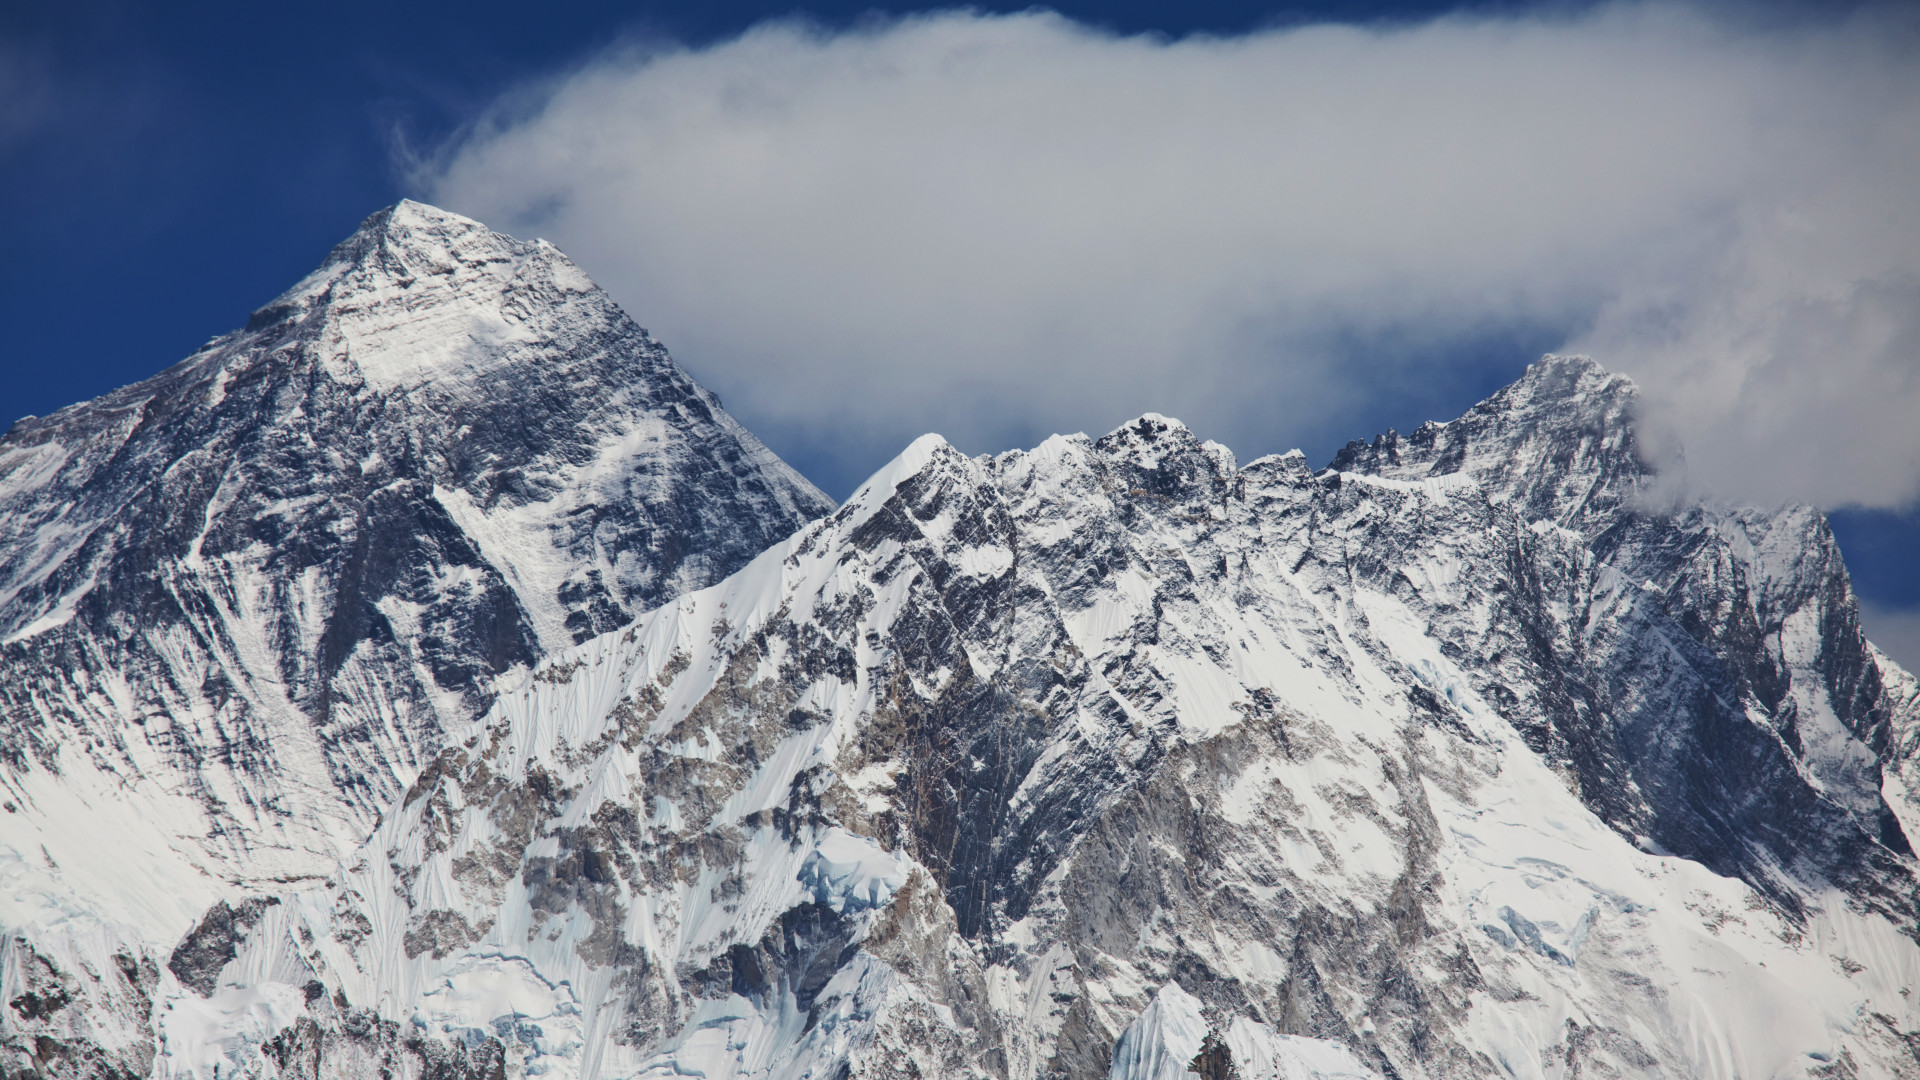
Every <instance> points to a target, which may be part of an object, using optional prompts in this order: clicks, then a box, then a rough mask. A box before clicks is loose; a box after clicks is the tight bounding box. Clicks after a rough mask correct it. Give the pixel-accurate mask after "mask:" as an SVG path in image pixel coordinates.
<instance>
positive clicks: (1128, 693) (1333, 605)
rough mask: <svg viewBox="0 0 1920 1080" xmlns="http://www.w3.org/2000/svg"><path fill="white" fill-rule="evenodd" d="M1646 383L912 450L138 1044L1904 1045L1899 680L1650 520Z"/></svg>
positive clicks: (472, 748)
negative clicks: (1308, 454)
mask: <svg viewBox="0 0 1920 1080" xmlns="http://www.w3.org/2000/svg"><path fill="white" fill-rule="evenodd" d="M1631 405H1632V388H1631V386H1630V385H1629V384H1627V383H1625V382H1624V381H1623V380H1618V379H1614V378H1611V377H1609V376H1607V375H1606V373H1604V372H1602V371H1600V370H1599V369H1598V368H1596V367H1595V366H1594V365H1592V364H1591V363H1589V362H1586V361H1582V360H1576V359H1561V358H1549V359H1548V360H1545V361H1543V362H1542V363H1540V364H1537V365H1535V366H1534V368H1532V369H1531V370H1530V371H1529V373H1528V374H1527V376H1526V377H1525V378H1523V379H1522V380H1521V382H1520V383H1519V384H1517V385H1516V386H1515V387H1512V388H1509V389H1508V390H1507V391H1503V392H1502V394H1501V395H1499V396H1496V398H1494V399H1493V400H1492V402H1490V403H1489V404H1488V405H1486V406H1482V407H1481V408H1480V409H1476V410H1475V411H1474V413H1471V414H1469V416H1468V417H1467V418H1464V419H1463V420H1461V421H1456V422H1455V424H1453V425H1443V426H1436V427H1435V428H1433V429H1429V430H1430V434H1432V436H1433V437H1432V438H1431V439H1430V440H1424V441H1425V442H1426V443H1427V444H1428V449H1426V450H1420V449H1419V447H1417V446H1416V448H1415V449H1416V450H1419V452H1418V453H1415V452H1411V451H1408V450H1407V449H1406V448H1405V447H1406V443H1407V442H1411V441H1412V440H1405V441H1402V443H1401V448H1400V449H1399V450H1397V451H1395V454H1397V460H1396V458H1395V454H1389V453H1387V452H1386V451H1387V450H1388V449H1390V448H1391V447H1392V445H1393V442H1394V440H1392V439H1383V440H1380V441H1378V442H1377V443H1376V444H1374V445H1375V447H1377V448H1379V450H1380V453H1378V454H1375V453H1374V452H1373V448H1367V447H1362V448H1360V449H1350V451H1349V453H1346V454H1343V455H1342V457H1341V459H1340V462H1339V463H1338V464H1339V465H1340V466H1341V467H1339V468H1333V469H1328V470H1325V471H1322V472H1319V473H1315V472H1314V471H1312V470H1311V469H1310V468H1309V467H1308V466H1307V465H1306V463H1305V461H1304V460H1303V459H1302V458H1301V457H1300V456H1299V455H1298V454H1290V455H1284V456H1278V457H1270V458H1263V459H1260V460H1257V461H1254V462H1251V463H1248V464H1246V465H1244V466H1240V465H1238V464H1237V463H1236V462H1235V460H1234V458H1233V456H1232V455H1231V454H1230V453H1229V452H1228V451H1227V450H1226V449H1225V448H1223V447H1220V446H1218V445H1215V444H1211V443H1203V442H1200V441H1199V440H1197V439H1196V438H1195V437H1194V436H1193V435H1192V434H1191V433H1189V432H1188V431H1187V430H1186V429H1185V428H1184V427H1182V426H1181V425H1179V424H1178V423H1177V422H1176V421H1172V420H1168V419H1166V418H1164V417H1159V416H1154V415H1147V416H1143V417H1141V418H1140V419H1139V420H1137V421H1135V422H1133V423H1130V424H1128V425H1126V426H1125V427H1122V428H1120V429H1118V430H1116V431H1114V432H1112V433H1111V434H1109V435H1107V436H1106V437H1104V438H1101V439H1099V440H1089V439H1087V438H1086V437H1084V436H1071V437H1055V438H1053V439H1049V440H1048V441H1047V442H1045V443H1043V444H1042V445H1041V446H1039V447H1037V448H1035V449H1033V450H1031V451H1026V452H1014V453H1008V454H1004V455H1000V456H998V457H992V458H968V457H966V456H964V455H962V454H960V453H958V452H957V451H955V450H954V449H953V448H952V447H950V446H948V445H947V444H946V443H944V442H943V441H941V440H940V439H938V438H937V437H933V436H929V437H927V438H923V439H921V440H919V441H917V442H916V443H914V444H913V445H912V446H911V447H909V448H908V449H907V451H906V452H905V453H904V454H902V455H901V457H900V458H898V459H897V460H895V461H894V462H893V463H891V464H890V465H889V466H887V468H885V469H883V470H882V471H881V472H880V473H878V474H877V475H876V476H875V477H874V478H873V479H872V480H870V481H869V482H868V483H867V484H866V485H865V486H863V487H862V489H861V490H860V491H859V492H858V493H856V494H855V495H854V497H853V498H852V499H850V500H849V502H848V503H847V504H846V505H845V506H843V507H841V508H840V509H839V510H838V511H837V512H835V513H833V514H832V515H831V516H829V517H827V518H825V519H823V520H821V521H818V522H815V523H813V524H811V525H809V526H807V527H806V528H804V529H802V530H800V531H799V532H798V533H796V534H795V535H794V536H793V537H791V538H790V539H788V540H787V541H786V542H785V543H783V544H780V545H778V546H776V547H774V548H773V549H772V550H770V551H768V552H767V553H765V554H763V555H762V556H760V557H759V558H757V559H756V560H754V561H753V562H752V563H751V564H750V565H748V566H747V567H745V568H744V569H742V570H741V571H740V572H738V573H737V574H735V575H734V576H732V577H731V578H729V579H727V580H726V581H724V582H722V583H720V584H718V585H716V586H714V587H712V588H709V589H706V590H702V591H699V592H696V593H692V594H689V595H686V596H683V597H681V598H680V599H679V600H677V601H675V602H672V603H670V604H668V605H666V606H664V607H661V608H659V609H657V610H654V611H652V612H649V613H647V614H645V615H643V616H641V617H640V618H639V620H638V621H637V622H635V623H634V624H633V625H632V626H631V627H629V628H627V629H625V630H623V631H620V632H618V633H615V634H611V635H607V636H604V637H601V638H597V639H595V640H592V641H590V642H587V643H586V644H584V645H582V646H580V647H578V648H575V649H572V650H569V651H566V652H564V653H562V654H560V655H558V656H557V657H555V658H553V659H552V660H550V661H548V662H547V663H545V664H543V665H542V666H541V667H540V668H538V670H536V671H535V673H534V674H533V675H532V676H531V678H530V679H528V680H527V681H526V682H525V683H524V685H523V686H522V687H520V688H519V689H518V690H516V691H514V692H512V693H509V694H506V695H504V696H503V697H502V698H501V699H500V700H499V702H498V703H497V704H496V706H495V708H494V710H493V711H492V712H491V713H490V714H489V715H488V716H487V717H486V718H484V719H483V720H482V721H481V722H479V723H478V724H477V725H475V726H474V727H473V728H472V729H471V730H470V731H468V732H466V733H465V734H463V735H462V736H461V737H459V738H458V739H457V740H455V741H454V742H453V743H452V744H451V745H450V746H448V748H447V749H446V750H444V751H443V752H442V753H441V754H440V755H439V756H438V757H437V758H435V759H434V760H433V761H432V762H431V763H430V764H429V765H428V767H427V768H426V769H425V770H424V771H423V772H422V774H421V776H420V778H419V780H418V781H417V782H416V783H415V784H414V785H413V786H412V788H411V790H409V791H408V792H406V793H405V795H404V796H402V797H401V798H400V799H399V800H397V801H396V802H395V804H393V806H392V808H391V811H390V812H389V813H388V814H387V816H386V817H385V819H384V820H383V822H382V824H381V825H380V827H379V829H378V830H377V831H376V832H375V834H374V835H373V837H372V838H371V839H370V840H369V841H368V842H367V843H366V844H365V845H364V846H362V847H361V849H360V850H359V852H358V853H357V854H356V855H355V856H353V857H351V858H350V859H348V860H346V861H345V862H344V863H343V864H342V865H341V866H340V867H339V869H338V870H337V871H336V872H335V874H334V875H333V876H332V877H330V878H329V879H328V880H327V881H326V882H325V883H324V884H322V885H319V886H315V887H310V888H306V889H301V890H294V891H291V892H289V893H287V894H285V895H284V896H283V897H281V902H280V903H278V904H272V905H263V906H261V907H260V908H258V909H257V911H255V912H253V914H252V915H251V916H250V917H251V918H253V920H254V921H253V922H252V924H251V928H250V929H248V930H246V931H245V935H244V937H243V938H242V939H241V940H239V941H238V942H237V943H235V945H234V950H233V954H232V959H231V960H228V961H226V962H225V964H224V965H223V966H222V967H221V968H220V970H219V971H218V973H217V974H216V975H214V976H213V977H212V979H211V993H210V994H209V995H208V996H206V997H204V998H203V997H201V996H199V995H198V994H195V993H193V991H191V990H187V989H181V988H180V987H179V986H178V983H177V981H174V980H173V977H172V975H171V972H170V971H163V972H162V973H161V974H160V981H161V990H160V995H161V997H162V998H163V999H164V1001H165V1003H166V1004H164V1005H162V1006H161V1007H160V1008H158V1009H157V1010H156V1015H158V1016H160V1017H161V1020H160V1021H159V1022H158V1023H157V1024H156V1031H157V1034H156V1035H154V1036H153V1038H154V1041H155V1045H156V1046H157V1047H158V1049H157V1050H156V1056H155V1061H156V1066H155V1067H156V1068H157V1069H159V1070H161V1071H162V1072H163V1073H165V1074H167V1075H185V1074H192V1075H200V1076H208V1075H211V1069H212V1068H213V1067H214V1066H216V1065H217V1066H218V1067H219V1068H220V1069H221V1075H233V1074H235V1070H253V1071H255V1072H257V1073H259V1074H261V1075H272V1074H278V1075H297V1076H318V1075H367V1076H371V1075H374V1074H375V1072H377V1070H378V1068H380V1067H382V1066H380V1065H379V1063H380V1062H383V1061H386V1062H406V1061H412V1062H415V1063H416V1064H417V1063H420V1062H440V1063H442V1065H444V1067H445V1068H447V1069H449V1070H453V1071H452V1073H451V1075H478V1074H479V1073H480V1072H486V1071H487V1070H490V1069H494V1068H496V1067H497V1068H498V1069H500V1070H505V1071H507V1072H509V1073H516V1072H524V1073H525V1074H526V1075H535V1074H538V1075H543V1076H551V1077H556V1078H557V1077H571V1076H579V1077H594V1078H598V1077H615V1076H617V1077H661V1078H665V1077H674V1076H686V1075H700V1076H704V1077H708V1078H710V1080H723V1078H732V1077H780V1078H797V1077H820V1078H827V1077H840V1076H875V1077H894V1076H954V1077H959V1076H995V1077H1005V1078H1020V1080H1026V1078H1033V1077H1043V1076H1044V1077H1056V1076H1058V1077H1084V1078H1090V1080H1091V1078H1098V1077H1102V1076H1107V1077H1123V1076H1125V1077H1133V1076H1140V1077H1143V1078H1144V1077H1147V1076H1153V1077H1160V1076H1169V1077H1175V1078H1178V1080H1184V1077H1185V1075H1186V1074H1187V1073H1193V1074H1195V1075H1196V1076H1200V1077H1204V1078H1206V1080H1218V1078H1222V1077H1227V1076H1239V1077H1242V1078H1243V1080H1246V1078H1251V1077H1268V1076H1289V1077H1295V1076H1306V1077H1312V1076H1322V1077H1334V1076H1359V1075H1366V1074H1367V1073H1372V1074H1374V1075H1377V1076H1380V1077H1403V1078H1413V1077H1433V1078H1439V1077H1461V1078H1465V1077H1475V1078H1479V1077H1487V1076H1498V1075H1511V1076H1520V1077H1563V1076H1575V1075H1580V1076H1585V1075H1621V1076H1674V1077H1679V1076H1686V1077H1727V1078H1732V1077H1754V1076H1822V1077H1838V1076H1898V1075H1913V1074H1914V1073H1915V1071H1916V1070H1920V1059H1916V1057H1915V1051H1914V1050H1913V1047H1914V1046H1916V1045H1920V1030H1917V1029H1920V1022H1917V1021H1916V1017H1915V1010H1914V1007H1913V1006H1912V1004H1911V994H1912V993H1913V991H1914V989H1915V988H1916V987H1920V946H1916V944H1915V936H1916V933H1920V928H1917V927H1916V918H1915V910H1914V904H1915V884H1916V881H1915V872H1914V867H1915V864H1914V860H1913V857H1912V855H1911V853H1910V849H1909V846H1908V844H1907V840H1906V832H1905V828H1906V827H1908V826H1905V825H1904V824H1903V823H1905V822H1910V821H1913V820H1915V819H1914V817H1913V814H1912V804H1911V803H1910V802H1907V801H1905V796H1904V794H1903V793H1904V792H1905V791H1906V790H1908V789H1907V788H1905V787H1902V786H1901V785H1902V784H1904V783H1906V781H1905V780H1904V779H1903V778H1904V777H1907V776H1910V775H1912V771H1911V770H1912V764H1911V758H1912V754H1913V748H1914V744H1915V742H1916V741H1917V740H1916V736H1915V734H1914V733H1915V730H1916V727H1917V726H1920V725H1916V724H1915V721H1914V705H1915V697H1916V694H1915V690H1914V683H1913V680H1912V679H1911V677H1910V676H1908V675H1906V674H1905V673H1904V672H1901V671H1899V670H1898V669H1897V668H1895V667H1894V666H1893V665H1891V664H1890V663H1888V662H1887V661H1886V660H1885V659H1884V658H1883V657H1881V656H1879V655H1878V654H1876V653H1875V652H1873V650H1872V649H1871V647H1870V646H1867V645H1866V644H1865V643H1864V642H1863V641H1862V640H1861V639H1860V637H1859V633H1858V626H1857V621H1855V620H1854V619H1853V616H1852V612H1853V602H1852V597H1851V593H1850V591H1849V589H1848V586H1847V582H1846V576H1845V571H1844V568H1843V567H1842V566H1841V565H1840V562H1839V558H1838V554H1837V552H1836V551H1835V550H1834V549H1833V547H1832V542H1831V537H1830V535H1829V534H1828V533H1827V532H1826V530H1825V526H1824V523H1823V522H1821V520H1820V519H1819V516H1818V515H1817V514H1815V513H1812V512H1810V511H1804V510H1797V509H1787V510H1783V511H1780V512H1778V513H1770V514H1767V513H1757V512H1752V511H1732V510H1720V509H1705V508H1687V509H1683V510H1682V511H1680V512H1677V513H1656V512H1653V511H1651V510H1648V509H1645V508H1642V507H1641V506H1640V502H1639V500H1638V499H1637V498H1635V496H1634V492H1635V491H1636V489H1637V485H1639V484H1640V483H1641V481H1642V480H1644V479H1645V475H1646V474H1645V471H1644V468H1643V467H1642V466H1641V465H1639V464H1638V460H1639V459H1638V458H1637V456H1636V454H1635V451H1634V447H1633V445H1632V431H1631V414H1632V408H1631ZM1456 425H1457V426H1456ZM1423 439H1424V437H1423ZM1429 451H1431V452H1430V453H1429ZM1423 454H1425V455H1427V456H1425V457H1422V456H1421V455H1423ZM1883 790H1884V791H1886V792H1888V793H1890V794H1889V797H1886V798H1883V797H1882V794H1881V792H1882V791H1883ZM1892 795H1899V796H1900V797H1899V798H1897V799H1895V798H1891V796H1892ZM238 916H239V912H238V911H237V910H236V912H235V914H234V917H233V919H232V920H231V921H233V922H234V923H235V924H236V925H237V922H238V921H239V919H238ZM220 925H222V924H220V923H219V921H218V920H215V926H216V928H217V927H218V926H220ZM212 940H213V939H209V941H210V942H211V941H212ZM219 940H220V941H224V940H225V938H224V937H222V938H220V939H219ZM220 955H224V953H219V952H216V951H214V950H213V948H212V946H211V945H209V946H208V947H205V948H202V947H199V946H196V948H195V950H194V951H193V953H192V956H193V957H204V956H220ZM183 966H185V967H186V969H187V970H189V971H190V972H192V973H193V974H194V977H195V978H201V977H202V976H201V973H202V972H204V970H205V968H206V965H205V964H204V963H200V962H198V961H196V962H195V963H194V964H191V965H187V964H185V962H184V961H183ZM176 1048H177V1049H176ZM408 1055H411V1057H409V1056H408ZM392 1067H394V1068H399V1067H400V1066H399V1065H394V1066H392ZM407 1067H409V1068H411V1067H414V1066H407ZM419 1067H421V1068H424V1067H425V1066H424V1065H421V1066H419ZM463 1069H464V1070H467V1072H466V1073H461V1072H460V1070H463ZM490 1075H492V1074H491V1073H490Z"/></svg>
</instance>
